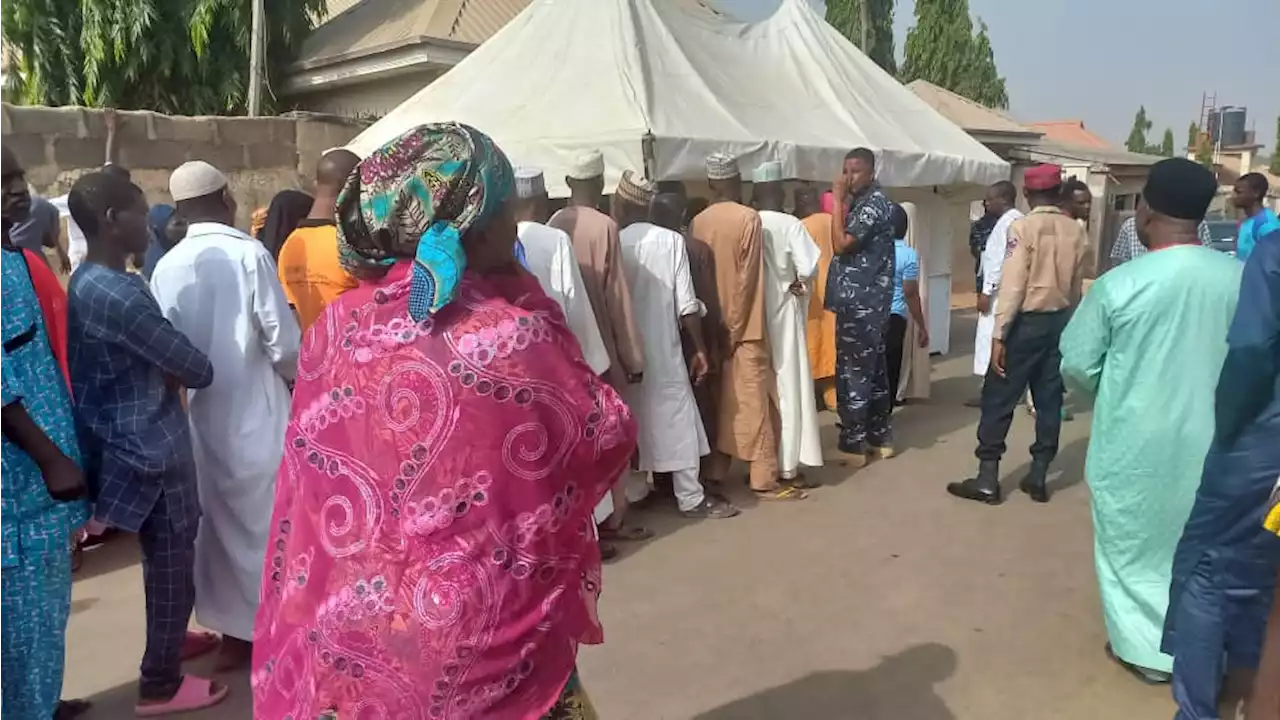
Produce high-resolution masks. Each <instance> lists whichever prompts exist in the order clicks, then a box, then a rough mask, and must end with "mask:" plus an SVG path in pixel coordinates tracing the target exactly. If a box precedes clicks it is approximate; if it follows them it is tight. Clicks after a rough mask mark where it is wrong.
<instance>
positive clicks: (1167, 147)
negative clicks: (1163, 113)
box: [1160, 128, 1173, 157]
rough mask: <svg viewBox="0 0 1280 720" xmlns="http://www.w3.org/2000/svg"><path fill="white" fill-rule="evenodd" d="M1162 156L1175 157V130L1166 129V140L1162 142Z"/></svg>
mask: <svg viewBox="0 0 1280 720" xmlns="http://www.w3.org/2000/svg"><path fill="white" fill-rule="evenodd" d="M1160 154H1161V155H1163V156H1165V157H1173V129H1172V128H1165V129H1164V139H1162V140H1161V141H1160Z"/></svg>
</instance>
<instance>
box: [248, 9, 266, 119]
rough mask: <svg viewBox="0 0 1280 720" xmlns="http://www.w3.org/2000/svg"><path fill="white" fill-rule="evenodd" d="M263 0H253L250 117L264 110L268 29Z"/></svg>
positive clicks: (250, 43) (250, 52)
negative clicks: (265, 32) (263, 74)
mask: <svg viewBox="0 0 1280 720" xmlns="http://www.w3.org/2000/svg"><path fill="white" fill-rule="evenodd" d="M263 12H264V9H263V0H253V25H252V28H251V30H250V32H251V33H252V36H251V38H250V40H249V103H248V104H249V117H258V115H259V114H260V113H261V112H262V60H263V55H264V53H265V51H266V47H265V45H266V43H265V42H263V40H264V38H263V36H262V34H263V32H264V31H265V30H266V27H265V22H264V18H263V17H262V15H263Z"/></svg>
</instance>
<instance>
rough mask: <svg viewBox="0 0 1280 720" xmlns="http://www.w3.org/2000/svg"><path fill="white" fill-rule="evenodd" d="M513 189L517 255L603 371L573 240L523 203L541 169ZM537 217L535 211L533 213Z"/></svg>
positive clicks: (600, 516) (601, 508) (601, 509)
mask: <svg viewBox="0 0 1280 720" xmlns="http://www.w3.org/2000/svg"><path fill="white" fill-rule="evenodd" d="M516 193H517V196H518V197H520V198H521V200H522V203H521V210H520V211H518V212H517V216H518V218H519V220H520V221H519V222H518V223H517V225H516V228H517V230H516V236H517V242H518V243H520V250H519V253H518V254H519V255H521V256H522V259H523V261H524V263H525V267H527V268H528V269H529V272H531V273H533V276H534V277H536V278H538V284H539V285H541V286H542V291H543V292H545V293H546V294H547V297H550V298H551V299H552V300H555V301H556V303H557V304H558V305H560V310H561V311H562V312H563V313H564V321H565V324H566V325H568V326H569V331H570V332H572V333H573V336H574V337H575V338H576V339H577V340H578V345H579V346H581V347H582V357H583V359H584V360H586V361H587V365H588V366H590V368H591V371H592V372H594V373H595V374H597V375H604V373H605V371H606V370H608V369H609V364H610V360H609V349H608V348H607V347H605V344H604V338H603V337H602V336H601V335H600V326H599V325H598V324H597V323H596V313H595V310H594V308H592V307H591V297H590V296H588V295H587V288H586V285H585V283H584V282H583V280H582V269H581V268H580V267H579V266H578V256H577V255H576V254H574V252H573V240H572V239H571V238H570V237H569V234H568V233H566V232H565V231H563V230H559V229H556V228H553V227H551V226H549V225H546V224H544V222H543V221H544V220H545V219H546V218H544V217H540V215H542V214H545V212H546V210H545V207H542V206H541V205H540V204H539V203H536V202H524V201H530V200H536V199H539V198H544V197H545V195H546V186H545V184H544V180H543V175H542V173H541V172H540V171H534V170H529V169H526V168H519V169H517V171H516ZM535 216H539V217H536V219H535ZM614 509H615V503H614V499H613V494H610V495H605V496H604V499H603V500H601V501H600V503H599V504H598V505H596V509H595V513H594V516H595V519H596V522H597V523H601V522H604V520H605V518H607V517H609V516H610V515H612V514H613V511H614Z"/></svg>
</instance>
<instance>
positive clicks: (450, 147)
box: [337, 123, 513, 321]
mask: <svg viewBox="0 0 1280 720" xmlns="http://www.w3.org/2000/svg"><path fill="white" fill-rule="evenodd" d="M512 186H513V180H512V171H511V163H510V162H508V161H507V157H506V156H505V155H503V153H502V150H500V149H499V148H498V146H497V145H495V144H494V143H493V140H491V139H490V138H489V136H487V135H485V134H484V133H482V132H480V131H479V130H476V129H475V128H473V127H470V126H468V125H463V124H461V123H435V124H430V125H420V126H418V127H415V128H413V129H411V130H409V131H407V132H405V133H404V134H402V135H400V136H399V137H397V138H395V139H394V140H392V141H390V142H388V143H387V144H386V145H383V146H382V147H380V148H378V149H377V150H375V151H373V152H372V153H370V154H369V156H368V157H366V158H365V159H364V160H362V161H360V164H359V165H357V166H356V169H355V171H354V172H352V173H351V176H350V177H348V178H347V182H346V185H344V186H343V188H342V192H340V193H339V194H338V208H337V210H338V248H339V255H340V257H341V259H342V264H343V265H344V266H346V268H347V269H348V270H351V271H356V272H358V271H361V270H379V269H382V270H385V269H386V268H387V267H389V266H390V265H392V264H393V263H395V261H396V260H397V259H400V258H410V257H411V258H413V276H412V283H413V284H412V286H411V289H410V292H409V314H410V315H411V316H412V317H413V319H414V320H417V321H422V320H425V319H426V318H427V316H429V315H433V314H435V313H436V312H439V310H440V309H441V308H443V307H444V306H445V305H448V304H449V303H450V302H451V301H452V300H453V298H454V295H455V294H456V293H457V290H458V283H459V282H460V281H461V279H462V273H463V270H465V269H466V266H467V256H466V253H465V252H464V251H463V249H462V236H463V235H465V234H466V232H467V231H468V230H470V229H471V228H473V227H482V226H483V225H484V224H485V223H487V222H488V221H489V220H490V219H491V218H492V217H493V216H494V215H495V214H496V213H497V211H498V209H499V208H501V207H502V204H503V203H504V202H506V200H507V197H508V196H509V195H510V194H511V190H512Z"/></svg>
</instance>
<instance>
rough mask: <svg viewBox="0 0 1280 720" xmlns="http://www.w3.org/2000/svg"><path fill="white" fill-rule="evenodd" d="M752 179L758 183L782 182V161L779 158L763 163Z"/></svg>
mask: <svg viewBox="0 0 1280 720" xmlns="http://www.w3.org/2000/svg"><path fill="white" fill-rule="evenodd" d="M751 181H752V182H756V183H771V182H782V163H780V162H778V161H777V160H770V161H768V162H765V163H761V164H760V167H758V168H756V174H755V177H753V178H752V180H751Z"/></svg>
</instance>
